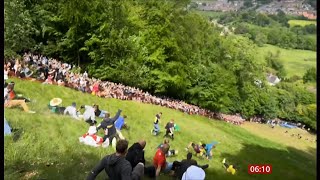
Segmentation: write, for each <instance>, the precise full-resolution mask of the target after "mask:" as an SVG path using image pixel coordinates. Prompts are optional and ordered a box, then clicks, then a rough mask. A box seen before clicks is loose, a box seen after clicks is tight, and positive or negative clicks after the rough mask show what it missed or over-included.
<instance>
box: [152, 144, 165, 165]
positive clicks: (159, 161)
mask: <svg viewBox="0 0 320 180" xmlns="http://www.w3.org/2000/svg"><path fill="white" fill-rule="evenodd" d="M153 165H154V167H155V168H157V167H158V166H161V169H164V168H165V167H166V155H165V154H164V153H163V152H162V151H161V149H160V148H159V149H158V150H157V152H156V154H155V155H154V158H153Z"/></svg>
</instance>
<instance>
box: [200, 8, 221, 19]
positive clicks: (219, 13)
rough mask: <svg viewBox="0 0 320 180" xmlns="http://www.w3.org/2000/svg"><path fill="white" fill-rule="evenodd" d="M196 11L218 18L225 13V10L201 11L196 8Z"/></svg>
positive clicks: (205, 15)
mask: <svg viewBox="0 0 320 180" xmlns="http://www.w3.org/2000/svg"><path fill="white" fill-rule="evenodd" d="M194 12H196V13H198V14H200V15H202V16H204V17H211V18H213V19H218V17H219V16H221V15H222V14H224V12H217V11H200V10H195V11H194Z"/></svg>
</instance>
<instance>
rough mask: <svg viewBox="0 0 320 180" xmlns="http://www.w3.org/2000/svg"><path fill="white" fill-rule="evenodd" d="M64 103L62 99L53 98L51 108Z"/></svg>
mask: <svg viewBox="0 0 320 180" xmlns="http://www.w3.org/2000/svg"><path fill="white" fill-rule="evenodd" d="M61 103H62V99H61V98H53V99H51V101H50V106H58V105H60V104H61Z"/></svg>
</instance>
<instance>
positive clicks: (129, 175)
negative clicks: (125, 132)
mask: <svg viewBox="0 0 320 180" xmlns="http://www.w3.org/2000/svg"><path fill="white" fill-rule="evenodd" d="M127 149H128V141H127V140H119V141H118V142H117V144H116V153H114V154H111V155H107V156H105V157H104V158H103V159H102V160H101V161H100V162H99V164H98V165H97V166H96V167H94V168H93V170H92V171H91V172H89V175H88V177H87V180H93V179H95V178H96V176H97V175H98V174H99V173H100V172H101V171H103V169H104V170H105V171H106V173H107V175H108V176H109V178H110V179H121V180H131V179H132V180H138V179H140V178H141V177H142V176H143V174H144V165H143V163H142V162H140V163H138V164H137V165H136V166H135V167H134V168H133V170H132V166H131V164H130V162H129V161H128V160H126V159H125V156H126V154H127Z"/></svg>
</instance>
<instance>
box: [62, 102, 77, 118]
mask: <svg viewBox="0 0 320 180" xmlns="http://www.w3.org/2000/svg"><path fill="white" fill-rule="evenodd" d="M76 107H77V105H76V103H75V102H73V103H72V104H71V106H67V107H66V109H65V110H64V112H63V114H64V115H66V114H68V115H69V116H71V117H73V118H74V119H76V120H80V118H79V116H78V111H77V108H76Z"/></svg>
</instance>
